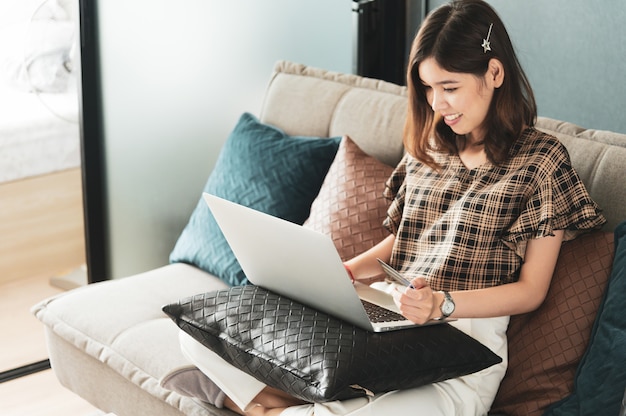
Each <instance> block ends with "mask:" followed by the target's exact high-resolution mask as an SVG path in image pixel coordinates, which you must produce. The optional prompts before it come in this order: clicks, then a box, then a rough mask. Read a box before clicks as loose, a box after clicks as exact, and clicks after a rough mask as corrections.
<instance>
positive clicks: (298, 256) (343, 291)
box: [203, 193, 415, 332]
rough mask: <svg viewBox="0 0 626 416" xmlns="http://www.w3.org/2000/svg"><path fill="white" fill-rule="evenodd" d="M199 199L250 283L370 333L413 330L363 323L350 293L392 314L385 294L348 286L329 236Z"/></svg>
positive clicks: (361, 310) (226, 203)
mask: <svg viewBox="0 0 626 416" xmlns="http://www.w3.org/2000/svg"><path fill="white" fill-rule="evenodd" d="M203 196H204V199H205V201H206V203H207V204H208V206H209V208H210V209H211V212H212V214H213V216H214V217H215V220H216V221H217V223H218V225H219V226H220V228H221V230H222V232H223V234H224V236H225V238H226V241H228V243H229V244H230V247H231V249H232V250H233V253H234V254H235V256H236V257H237V260H238V261H239V263H240V265H241V268H242V269H243V272H244V273H245V274H246V277H247V278H248V279H249V280H250V282H252V283H254V284H255V285H257V286H262V287H264V288H266V289H269V290H271V291H274V292H276V293H279V294H281V295H284V296H287V297H289V298H291V299H294V300H297V301H298V302H301V303H303V304H306V305H308V306H311V307H313V308H315V309H318V310H320V311H323V312H326V313H328V314H329V315H333V316H336V317H338V318H340V319H343V320H345V321H348V322H350V323H352V324H354V325H356V326H359V327H361V328H364V329H367V330H370V331H377V332H378V331H384V330H391V329H399V328H400V327H407V326H415V324H413V323H411V322H410V321H408V320H405V321H396V322H391V323H381V324H373V323H372V322H371V321H370V320H369V318H368V316H367V313H366V312H365V309H364V308H363V305H362V303H361V301H360V299H359V295H358V294H357V291H356V290H355V287H356V288H358V290H359V292H361V291H363V292H365V293H366V295H369V296H364V298H365V299H367V298H369V299H367V300H370V301H373V303H376V304H384V306H386V307H388V308H389V309H391V310H396V311H397V308H396V307H395V304H394V303H393V300H392V299H391V296H389V295H388V294H386V293H383V292H381V291H378V290H376V289H373V288H370V287H369V286H366V285H356V286H355V285H353V284H352V282H351V281H350V278H349V276H348V274H347V272H346V270H345V268H344V266H343V262H342V261H341V258H340V257H339V254H338V253H337V249H336V248H335V246H334V244H333V241H332V239H331V238H330V237H329V236H327V235H325V234H322V233H319V232H317V231H314V230H311V229H308V228H305V227H302V226H300V225H298V224H294V223H291V222H289V221H285V220H283V219H280V218H276V217H273V216H271V215H268V214H265V213H262V212H259V211H256V210H253V209H251V208H248V207H245V206H242V205H239V204H236V203H234V202H231V201H227V200H225V199H222V198H219V197H216V196H214V195H210V194H207V193H204V194H203ZM359 294H360V293H359Z"/></svg>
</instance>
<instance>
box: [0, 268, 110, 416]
mask: <svg viewBox="0 0 626 416" xmlns="http://www.w3.org/2000/svg"><path fill="white" fill-rule="evenodd" d="M61 292H62V290H61V289H59V288H56V287H53V286H52V285H50V279H48V278H41V277H37V278H30V279H20V280H19V281H14V282H9V283H4V284H1V285H0V333H1V334H2V338H1V341H0V345H2V354H0V371H5V370H8V369H11V368H15V367H18V366H21V365H25V364H29V363H31V362H34V361H40V360H43V359H46V358H48V354H47V351H46V345H45V340H44V335H43V326H42V324H41V323H40V322H39V321H38V320H37V319H36V318H35V317H34V316H33V315H32V314H31V313H30V308H31V307H32V306H33V305H34V304H35V303H37V302H39V301H40V300H42V299H45V298H47V297H49V296H53V295H55V294H57V293H61ZM100 414H102V412H100V411H98V410H97V409H96V408H95V407H93V406H92V405H90V404H89V403H87V402H86V401H84V400H83V399H81V398H80V397H78V396H76V395H75V394H74V393H72V392H70V391H69V390H67V389H66V388H64V387H63V386H61V385H60V384H59V382H58V381H57V379H56V377H55V376H54V374H53V372H52V370H46V371H42V372H39V373H35V374H32V375H29V376H26V377H21V378H18V379H14V380H11V381H7V382H5V383H0V415H2V416H25V415H28V416H69V415H71V416H93V415H100Z"/></svg>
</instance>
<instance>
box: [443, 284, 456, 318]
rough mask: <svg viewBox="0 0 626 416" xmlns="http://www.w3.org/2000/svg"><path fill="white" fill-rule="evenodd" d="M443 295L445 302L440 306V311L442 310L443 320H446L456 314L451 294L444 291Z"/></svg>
mask: <svg viewBox="0 0 626 416" xmlns="http://www.w3.org/2000/svg"><path fill="white" fill-rule="evenodd" d="M442 293H443V302H441V305H440V306H439V309H441V314H442V316H441V319H446V318H447V317H449V316H450V315H452V314H453V313H454V308H455V305H454V300H452V296H450V293H448V292H447V291H445V290H444V291H442Z"/></svg>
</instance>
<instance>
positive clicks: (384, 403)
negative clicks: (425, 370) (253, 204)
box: [180, 317, 509, 416]
mask: <svg viewBox="0 0 626 416" xmlns="http://www.w3.org/2000/svg"><path fill="white" fill-rule="evenodd" d="M508 324H509V317H499V318H484V319H459V320H458V321H455V322H452V323H451V325H453V326H455V327H456V328H458V329H459V330H461V331H463V332H465V333H466V334H468V335H469V336H471V337H472V338H474V339H476V340H478V341H479V342H481V343H482V344H484V345H485V346H487V347H488V348H490V349H491V350H492V351H493V352H494V353H496V354H497V355H499V356H500V357H501V358H502V363H500V364H497V365H494V366H491V367H489V368H487V369H485V370H482V371H479V372H477V373H474V374H470V375H467V376H464V377H459V378H455V379H451V380H446V381H442V382H439V383H434V384H429V385H426V386H422V387H417V388H412V389H406V390H398V391H392V392H389V393H383V394H378V395H376V396H374V397H368V398H365V397H364V398H358V399H350V400H341V401H333V402H326V403H313V404H307V405H302V406H295V407H291V408H289V409H287V410H285V411H283V412H282V413H281V416H313V415H315V416H372V415H425V416H436V415H441V416H450V415H467V416H476V415H486V414H487V412H488V411H489V408H490V407H491V404H492V402H493V399H494V398H495V396H496V393H497V391H498V387H499V386H500V382H501V381H502V378H503V377H504V373H505V372H506V368H507V364H508V355H507V340H506V330H507V327H508ZM180 345H181V349H182V352H183V354H184V355H185V356H186V357H187V359H189V360H190V361H191V362H192V363H193V364H194V365H196V366H197V367H198V369H200V371H202V372H203V373H204V374H206V375H207V376H208V377H209V378H210V379H211V380H212V381H213V382H214V383H215V384H217V385H218V386H219V387H220V388H221V389H222V391H224V393H226V395H227V396H228V397H230V398H231V400H232V401H233V402H234V403H235V404H237V406H239V407H240V408H241V409H244V410H245V409H246V408H248V407H250V406H251V405H253V404H254V403H252V400H253V399H254V397H255V396H256V395H257V394H259V393H260V392H261V390H263V388H265V384H264V383H262V382H260V381H258V380H257V379H255V378H254V377H252V376H249V375H248V374H246V373H244V372H243V371H241V370H239V369H237V368H235V367H233V366H232V365H231V364H229V363H227V362H226V361H225V360H223V359H222V358H221V357H219V356H218V355H217V354H215V353H214V352H213V351H211V350H209V349H208V348H206V347H205V346H203V345H202V344H200V343H199V342H198V341H196V340H195V339H193V338H192V337H191V336H189V335H187V334H186V333H184V332H183V331H181V332H180Z"/></svg>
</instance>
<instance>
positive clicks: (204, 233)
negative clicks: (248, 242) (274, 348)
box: [170, 113, 341, 285]
mask: <svg viewBox="0 0 626 416" xmlns="http://www.w3.org/2000/svg"><path fill="white" fill-rule="evenodd" d="M340 140H341V139H340V138H339V137H335V138H330V139H322V138H317V137H300V136H293V137H292V136H289V135H287V134H286V133H284V132H283V131H282V130H280V129H278V128H276V127H273V126H269V125H266V124H263V123H261V122H259V121H258V120H257V119H256V117H254V116H253V115H252V114H248V113H245V114H243V115H242V116H241V118H240V119H239V121H238V123H237V125H236V126H235V129H234V130H233V132H232V133H231V134H230V136H229V137H228V139H227V141H226V143H225V144H224V147H223V149H222V151H221V153H220V156H219V158H218V160H217V162H216V164H215V168H214V169H213V172H212V173H211V175H210V176H209V179H208V181H207V183H206V185H205V187H204V192H207V193H209V194H212V195H215V196H219V197H221V198H224V199H227V200H230V201H232V202H236V203H239V204H241V205H246V206H248V207H251V208H254V209H256V210H258V211H262V212H265V213H267V214H270V215H273V216H275V217H279V218H282V219H285V220H288V221H291V222H294V223H297V224H302V223H303V222H304V221H305V220H306V219H307V217H308V216H309V212H310V209H311V203H312V202H313V200H314V199H315V197H316V196H317V194H318V192H319V190H320V187H321V186H322V182H323V181H324V177H325V175H326V173H327V172H328V168H329V167H330V165H331V163H332V161H333V158H334V157H335V154H336V153H337V148H338V147H339V142H340ZM170 262H172V263H188V264H193V265H195V266H196V267H199V268H200V269H203V270H205V271H207V272H209V273H211V274H214V275H215V276H217V277H219V278H220V279H222V280H223V281H225V282H226V283H228V284H229V285H240V284H247V283H248V280H247V278H246V277H245V275H244V273H243V271H242V270H241V266H240V265H239V262H238V261H237V259H236V258H235V255H234V254H233V252H232V251H231V249H230V246H229V245H228V243H227V242H226V239H225V238H224V235H223V234H222V232H221V231H220V229H219V226H218V225H217V223H216V222H215V219H214V218H213V215H212V214H211V211H210V210H209V208H208V206H207V205H206V203H205V201H204V200H203V199H202V198H200V201H199V202H198V204H197V206H196V208H195V210H194V212H193V213H192V215H191V218H190V219H189V223H188V224H187V226H186V227H185V229H184V230H183V232H182V234H181V236H180V237H179V238H178V241H177V242H176V245H175V247H174V249H173V251H172V253H171V254H170Z"/></svg>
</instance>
